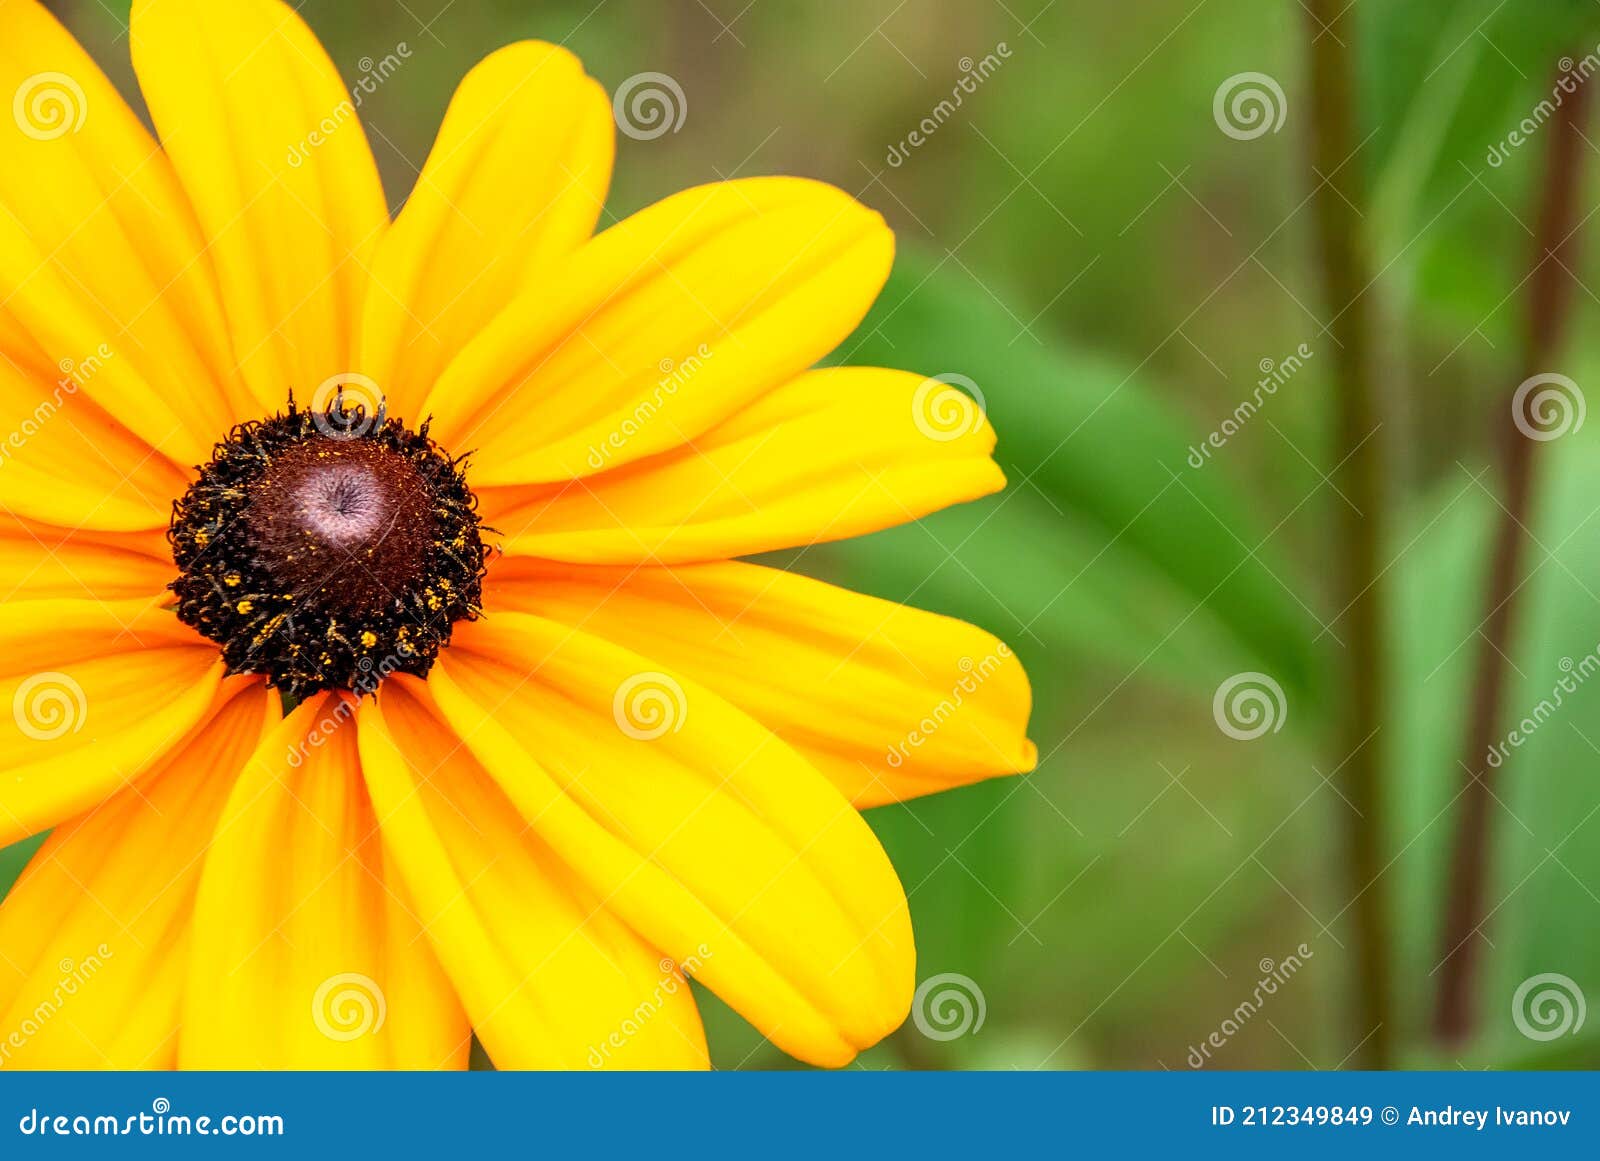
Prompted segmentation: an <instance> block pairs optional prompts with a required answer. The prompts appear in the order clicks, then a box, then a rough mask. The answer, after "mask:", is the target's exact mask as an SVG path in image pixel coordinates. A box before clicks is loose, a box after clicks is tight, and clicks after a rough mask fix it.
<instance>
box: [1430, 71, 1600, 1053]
mask: <svg viewBox="0 0 1600 1161" xmlns="http://www.w3.org/2000/svg"><path fill="white" fill-rule="evenodd" d="M1559 79H1560V74H1557V80H1559ZM1586 103H1587V102H1586V101H1585V97H1584V90H1583V88H1582V87H1581V86H1579V87H1578V88H1576V90H1575V91H1574V92H1573V93H1571V94H1569V95H1568V98H1567V99H1566V100H1565V101H1564V102H1563V104H1562V105H1561V106H1560V108H1559V109H1558V110H1557V113H1556V116H1555V117H1554V118H1553V119H1552V120H1551V122H1550V124H1549V126H1548V127H1547V129H1546V130H1545V132H1546V133H1547V134H1548V138H1547V142H1548V145H1547V150H1548V151H1547V158H1546V163H1545V180H1544V188H1543V190H1542V192H1541V194H1540V207H1539V222H1538V226H1537V233H1536V235H1535V242H1534V252H1533V263H1532V267H1533V268H1532V272H1531V273H1530V274H1529V275H1528V279H1527V286H1528V300H1527V316H1526V321H1525V326H1526V331H1525V333H1524V337H1523V351H1522V364H1521V369H1522V374H1523V376H1524V377H1525V378H1526V377H1531V376H1534V375H1538V374H1541V373H1544V372H1546V371H1549V370H1551V368H1550V367H1549V366H1548V362H1549V360H1550V359H1551V358H1553V357H1554V355H1555V354H1556V352H1557V349H1558V347H1559V346H1560V342H1561V335H1562V332H1563V330H1564V329H1565V324H1566V321H1567V318H1568V315H1569V314H1570V313H1571V309H1570V308H1571V304H1572V284H1573V276H1572V275H1571V273H1569V272H1570V271H1571V269H1572V267H1573V266H1574V264H1575V263H1574V255H1575V251H1576V249H1577V233H1578V209H1577V206H1578V191H1579V187H1580V185H1581V184H1582V179H1583V147H1584V144H1585V143H1584V139H1583V120H1584V112H1585V106H1586ZM1496 424H1497V431H1496V434H1497V436H1498V438H1499V440H1500V442H1501V456H1502V462H1503V465H1504V469H1503V470H1504V472H1505V499H1504V501H1503V506H1502V509H1501V513H1500V521H1499V525H1498V527H1497V528H1496V530H1495V537H1494V547H1493V550H1492V552H1491V555H1490V557H1489V576H1488V587H1487V590H1486V604H1485V609H1484V615H1483V620H1482V623H1481V626H1480V632H1479V644H1478V652H1477V662H1476V670H1475V675H1474V679H1473V685H1472V695H1471V701H1470V703H1469V706H1468V708H1469V716H1468V718H1467V729H1466V739H1465V744H1466V751H1465V753H1464V754H1463V755H1462V758H1461V770H1462V780H1463V784H1462V787H1461V794H1460V806H1459V807H1458V810H1459V813H1458V815H1457V826H1456V834H1455V846H1454V849H1453V851H1452V854H1451V861H1450V875H1449V878H1448V879H1447V880H1446V882H1447V884H1448V886H1447V890H1448V891H1449V893H1450V894H1449V898H1448V900H1447V901H1446V904H1445V914H1444V926H1443V928H1442V930H1441V933H1440V937H1441V940H1442V946H1441V948H1440V954H1441V962H1440V966H1439V992H1438V996H1437V999H1436V1006H1435V1009H1434V1031H1435V1033H1436V1035H1437V1036H1438V1037H1439V1039H1440V1040H1441V1041H1443V1042H1444V1043H1446V1044H1447V1045H1457V1044H1460V1043H1461V1042H1463V1041H1465V1040H1466V1039H1467V1037H1468V1036H1469V1035H1470V1034H1471V1032H1472V1024H1473V981H1474V978H1475V974H1476V968H1477V962H1478V943H1479V932H1480V929H1481V928H1482V926H1483V923H1484V920H1485V918H1486V916H1485V915H1484V889H1485V886H1486V884H1487V882H1488V862H1489V848H1490V845H1491V843H1490V836H1489V831H1490V827H1489V803H1490V799H1491V798H1492V797H1493V792H1492V790H1491V788H1490V786H1489V781H1488V779H1489V773H1490V767H1489V765H1488V762H1487V758H1488V753H1489V748H1490V747H1491V746H1492V745H1493V744H1494V741H1495V736H1496V732H1497V731H1498V729H1499V724H1500V720H1501V714H1502V702H1503V700H1504V697H1505V686H1506V667H1507V664H1508V661H1507V657H1508V655H1509V654H1510V652H1511V650H1512V648H1513V641H1512V638H1513V634H1514V633H1515V631H1516V619H1515V613H1516V604H1517V594H1518V592H1519V590H1520V588H1521V585H1522V583H1523V576H1522V571H1523V560H1524V557H1525V556H1526V551H1527V542H1528V529H1527V522H1528V515H1529V511H1530V509H1531V506H1532V498H1533V470H1534V462H1535V456H1534V451H1535V449H1536V448H1537V447H1538V444H1537V442H1536V441H1534V440H1532V439H1529V438H1528V437H1527V436H1525V435H1523V434H1522V433H1521V432H1520V431H1519V430H1518V429H1517V425H1516V422H1515V418H1514V415H1513V408H1512V403H1511V393H1509V392H1508V393H1507V395H1506V396H1505V398H1504V400H1503V401H1502V402H1501V404H1500V406H1499V410H1498V411H1497V412H1496Z"/></svg>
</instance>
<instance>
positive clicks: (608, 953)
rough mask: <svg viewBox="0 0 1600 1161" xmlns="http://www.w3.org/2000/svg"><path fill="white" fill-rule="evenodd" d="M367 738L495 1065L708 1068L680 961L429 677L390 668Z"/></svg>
mask: <svg viewBox="0 0 1600 1161" xmlns="http://www.w3.org/2000/svg"><path fill="white" fill-rule="evenodd" d="M360 738H361V766H362V773H363V774H364V775H365V776H366V779H367V785H368V787H369V788H370V789H371V792H372V800H373V804H374V806H375V807H376V808H377V812H378V817H379V820H380V822H381V824H382V827H383V834H384V841H385V846H386V847H387V848H388V849H389V851H390V852H391V853H392V855H393V858H394V861H395V862H396V863H397V864H398V865H399V867H400V870H401V873H402V875H403V876H404V878H405V881H406V884H407V886H409V887H410V889H411V897H412V898H414V899H415V900H416V903H417V911H418V918H419V919H420V920H421V921H422V924H423V927H424V929H425V930H426V931H427V933H428V936H429V939H430V940H431V941H432V943H433V947H434V949H435V951H437V952H438V955H439V958H440V960H441V961H442V962H443V964H444V967H445V970H446V971H447V972H448V973H449V974H450V978H451V980H452V981H453V982H454V984H455V986H456V990H457V991H458V992H459V994H460V995H461V998H462V1002H463V1003H464V1004H465V1005H466V1009H467V1014H468V1016H469V1017H470V1018H471V1020H472V1025H473V1028H474V1029H475V1030H476V1032H477V1034H478V1038H479V1039H480V1040H481V1041H483V1045H484V1047H485V1048H486V1049H487V1050H488V1052H489V1055H490V1057H491V1058H492V1059H493V1060H494V1062H495V1064H496V1066H497V1067H500V1068H566V1069H586V1068H630V1069H644V1068H650V1069H655V1068H704V1067H706V1064H707V1061H706V1046H705V1035H704V1033H703V1032H702V1030H701V1027H700V1017H699V1014H698V1013H697V1012H696V1010H695V1004H694V999H693V998H692V997H691V996H690V994H689V985H688V983H687V982H686V981H685V980H684V979H683V978H682V977H681V975H680V974H679V972H678V969H677V967H676V966H675V964H674V963H673V962H672V961H670V960H664V959H663V957H662V955H661V953H660V952H658V951H656V950H655V949H653V948H652V947H651V946H650V945H649V944H647V943H646V942H645V941H644V940H642V939H640V938H639V937H638V936H637V935H635V934H634V933H633V931H632V930H630V929H629V928H628V927H627V926H626V925H625V924H623V923H622V921H621V920H619V919H618V918H617V917H616V916H614V915H613V914H611V912H610V911H608V910H607V909H606V907H605V905H604V903H603V902H602V901H601V900H600V899H599V898H598V897H597V896H596V895H595V894H594V892H593V891H592V890H591V889H589V888H588V887H586V886H584V885H583V883H582V882H581V881H579V880H577V879H576V878H575V877H574V876H573V874H572V872H571V871H570V870H568V869H567V867H566V866H565V865H563V864H562V862H561V861H560V859H558V858H557V857H556V856H555V854H554V853H553V852H552V851H551V850H550V848H549V847H548V846H547V845H546V844H545V843H544V842H543V841H541V840H540V839H539V838H538V837H537V836H536V835H535V834H534V833H533V832H531V831H529V829H528V828H527V825H526V824H525V823H524V822H523V821H522V819H521V817H519V816H518V814H517V812H516V808H515V807H514V806H513V805H512V804H511V802H510V801H509V800H508V799H507V798H506V796H505V793H504V792H503V791H502V790H501V789H500V788H499V787H498V786H497V785H496V784H495V783H494V781H493V780H492V779H491V778H490V777H489V775H488V774H486V773H485V772H484V770H483V768H482V767H480V766H479V765H478V763H477V762H476V761H474V760H473V758H472V757H471V755H470V754H469V753H468V752H467V751H466V750H465V749H463V748H462V746H461V743H460V741H459V740H457V738H456V736H455V734H454V733H453V732H451V730H450V729H449V727H447V726H445V725H444V724H443V723H442V722H441V721H439V719H438V717H437V715H436V713H435V711H434V710H433V709H432V708H431V706H430V704H429V699H428V694H427V692H426V687H425V686H424V685H423V684H422V683H421V682H417V681H415V680H414V679H412V678H408V677H404V676H396V677H394V678H392V679H391V680H390V682H389V683H387V684H386V685H385V686H384V689H383V693H382V696H381V697H379V698H378V700H377V703H376V704H366V705H363V706H362V707H361V713H360Z"/></svg>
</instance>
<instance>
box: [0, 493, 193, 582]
mask: <svg viewBox="0 0 1600 1161" xmlns="http://www.w3.org/2000/svg"><path fill="white" fill-rule="evenodd" d="M175 575H177V569H176V568H174V566H173V564H172V557H171V555H170V554H169V553H168V552H167V544H166V538H165V537H164V536H162V535H161V534H160V533H158V532H129V533H121V534H118V533H111V532H73V531H70V530H68V529H66V528H58V527H55V526H53V525H49V524H37V523H34V522H32V521H28V520H20V519H18V518H17V517H15V516H12V515H9V514H7V513H4V512H0V604H4V603H6V602H8V601H37V600H48V599H51V598H58V597H67V598H71V597H89V598H93V599H98V600H102V601H114V600H127V599H132V598H136V597H145V598H151V597H157V596H159V595H161V593H162V591H163V590H164V589H165V588H166V587H167V582H168V581H170V580H172V578H173V577H174V576H175Z"/></svg>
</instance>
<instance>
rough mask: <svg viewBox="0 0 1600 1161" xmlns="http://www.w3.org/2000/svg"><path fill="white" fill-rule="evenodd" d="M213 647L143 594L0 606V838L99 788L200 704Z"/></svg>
mask: <svg viewBox="0 0 1600 1161" xmlns="http://www.w3.org/2000/svg"><path fill="white" fill-rule="evenodd" d="M222 669H223V667H222V660H221V658H220V657H219V656H218V655H217V649H216V646H214V645H212V644H211V642H209V641H206V640H205V639H204V638H202V637H200V636H199V635H198V634H197V633H195V631H194V630H193V629H190V628H189V627H188V626H187V625H183V624H181V623H179V621H178V619H177V617H175V616H173V615H172V613H171V612H168V611H166V610H164V609H160V608H156V607H153V606H152V604H151V602H149V601H138V600H135V601H88V600H49V601H15V602H10V603H8V604H5V605H3V606H0V714H3V713H4V711H5V710H6V709H9V710H10V713H9V715H7V716H0V844H4V843H12V842H16V841H17V840H18V839H21V838H26V837H27V836H28V835H31V834H37V833H38V832H39V831H42V830H45V829H46V828H48V827H51V826H54V825H55V824H56V823H58V822H60V821H62V820H63V819H66V818H71V817H72V816H73V815H75V814H79V813H81V812H83V811H85V810H88V809H89V808H90V807H92V806H94V805H96V804H97V803H100V802H102V801H104V800H105V799H107V798H109V797H110V796H111V795H112V794H113V793H115V792H116V791H118V790H120V789H122V788H123V787H124V786H125V785H127V783H129V782H130V781H132V780H133V779H134V778H136V777H137V776H138V775H140V774H142V773H144V772H145V771H146V770H148V769H149V768H150V767H151V766H152V765H154V764H155V763H156V762H158V761H159V760H160V759H161V758H162V756H163V755H164V754H166V753H167V752H168V751H169V750H171V749H172V747H173V746H175V745H177V744H178V743H179V742H181V741H182V740H183V738H184V735H186V734H187V733H188V732H189V731H190V730H191V729H193V728H194V726H195V725H197V724H198V723H199V722H200V721H201V720H202V719H203V718H204V717H205V715H206V713H207V712H208V710H209V709H210V706H211V704H212V699H213V697H214V696H215V694H216V691H217V688H218V686H219V685H220V684H221V681H222Z"/></svg>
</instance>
